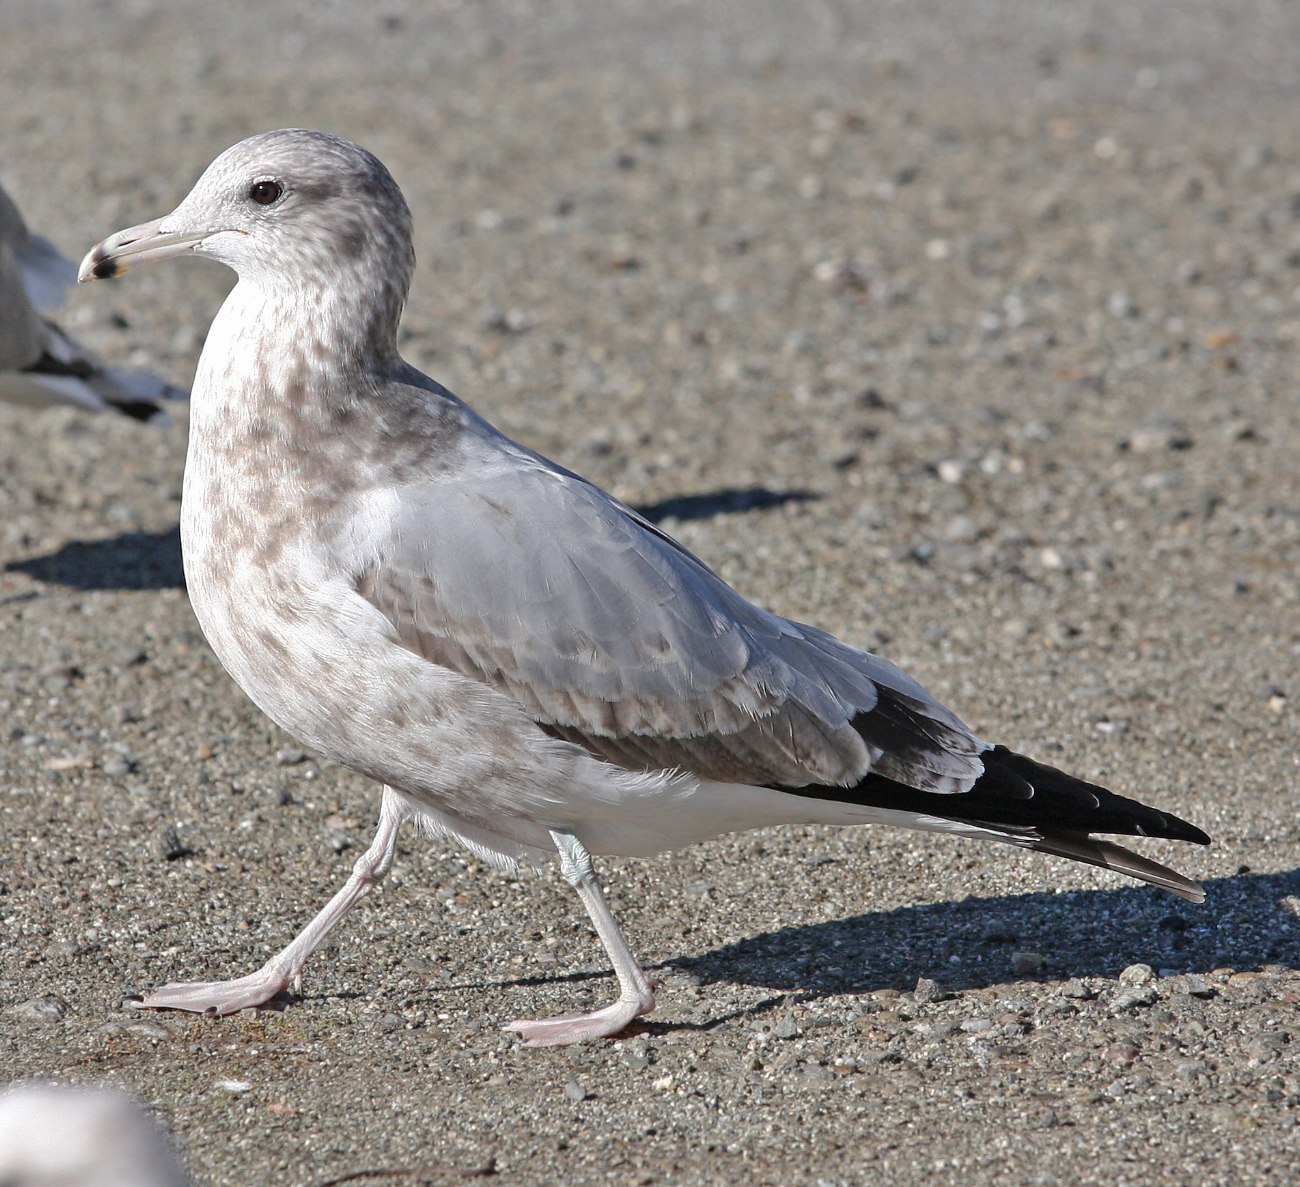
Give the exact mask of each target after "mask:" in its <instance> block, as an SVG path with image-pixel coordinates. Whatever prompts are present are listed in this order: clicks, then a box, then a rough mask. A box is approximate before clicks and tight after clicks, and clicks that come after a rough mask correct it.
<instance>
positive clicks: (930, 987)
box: [912, 977, 943, 1006]
mask: <svg viewBox="0 0 1300 1187" xmlns="http://www.w3.org/2000/svg"><path fill="white" fill-rule="evenodd" d="M912 996H913V997H914V998H915V999H916V1002H917V1003H918V1004H919V1005H923V1006H924V1005H928V1004H929V1003H930V1002H937V1001H938V1000H939V999H940V998H941V997H942V996H943V990H941V989H940V988H939V983H938V982H937V981H931V980H930V979H929V978H928V977H921V978H919V979H918V980H917V982H916V991H915V992H914V993H913V995H912Z"/></svg>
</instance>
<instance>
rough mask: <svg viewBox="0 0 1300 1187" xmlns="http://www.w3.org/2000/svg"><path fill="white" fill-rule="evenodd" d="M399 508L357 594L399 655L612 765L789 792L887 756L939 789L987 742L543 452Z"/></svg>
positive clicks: (959, 777) (976, 768)
mask: <svg viewBox="0 0 1300 1187" xmlns="http://www.w3.org/2000/svg"><path fill="white" fill-rule="evenodd" d="M520 453H521V454H522V453H523V451H520ZM397 508H398V509H397V511H396V512H395V519H394V522H393V523H392V524H391V531H390V532H389V533H388V536H387V539H386V540H385V541H384V542H383V543H382V545H381V547H380V555H379V556H378V557H376V558H372V559H371V561H370V563H369V564H367V565H365V566H364V567H362V571H360V572H359V573H358V574H357V588H358V590H359V592H360V593H361V594H362V595H363V596H364V597H366V598H367V599H368V600H369V601H371V602H372V603H373V604H374V605H375V606H377V607H378V608H379V609H380V610H381V611H382V612H383V613H384V614H385V615H386V616H387V617H388V619H389V621H390V622H391V623H392V624H393V627H394V630H395V632H396V634H397V636H398V638H399V639H400V641H401V642H402V643H403V645H405V646H407V647H409V648H411V649H412V650H414V651H416V652H418V653H419V654H421V655H423V656H424V657H425V658H427V659H429V660H430V661H432V662H434V663H438V664H442V665H444V666H446V667H450V668H452V669H454V670H456V671H459V672H462V673H464V674H466V675H470V676H473V677H474V678H477V679H481V680H483V681H485V682H487V683H489V684H491V685H493V686H495V687H497V688H498V689H500V690H502V691H504V692H507V693H508V694H509V695H511V696H512V697H514V698H515V699H516V700H518V701H519V702H520V703H521V704H522V705H523V706H524V707H525V708H526V709H527V711H528V712H529V713H530V714H531V715H532V716H533V717H534V718H535V720H537V721H538V722H539V724H541V725H542V726H543V727H544V728H547V729H548V730H550V731H551V732H552V733H554V734H556V735H557V736H561V737H565V738H568V739H570V740H572V741H575V742H578V743H579V744H581V745H584V746H586V747H587V748H588V749H589V750H591V751H593V752H594V753H596V754H599V755H601V756H602V757H606V758H608V759H609V760H610V761H613V762H618V763H620V764H622V765H626V766H638V767H640V766H646V767H654V768H662V767H681V768H683V769H687V770H692V771H694V772H696V773H697V774H700V775H701V776H703V777H706V778H713V779H727V780H729V781H738V782H748V783H756V782H758V783H771V784H776V783H780V784H782V785H786V786H800V785H805V784H808V783H814V782H822V783H837V784H847V783H851V782H853V781H855V780H857V779H860V778H861V777H862V776H863V775H865V774H866V772H867V771H868V770H870V769H872V768H873V766H878V765H879V764H880V763H881V761H883V762H884V763H885V765H886V766H890V765H891V762H892V769H893V770H895V771H896V772H898V773H899V774H906V773H907V772H910V771H912V770H913V769H915V771H916V773H917V777H918V778H919V779H921V780H922V781H924V783H925V785H926V786H927V787H929V788H931V789H932V790H951V791H960V790H964V788H965V786H969V783H970V782H971V781H973V779H974V778H975V777H977V776H978V774H979V773H980V771H981V769H982V768H981V766H980V764H979V762H978V760H977V759H975V757H974V756H975V755H976V754H977V753H978V752H979V751H980V750H981V749H982V744H981V743H980V742H978V740H976V739H975V738H974V737H973V736H972V735H971V734H970V732H969V730H967V728H966V727H965V726H964V725H963V724H962V723H961V722H960V721H959V720H958V719H957V718H956V717H955V716H954V715H953V714H952V713H950V712H949V711H948V710H946V709H944V708H943V707H942V706H941V705H939V704H938V703H937V702H935V701H934V700H933V699H932V698H931V697H930V696H929V694H928V693H926V692H925V691H924V689H922V688H921V687H920V685H918V684H917V683H916V682H915V681H913V680H912V679H911V678H910V677H908V676H907V675H905V674H904V673H903V672H901V671H900V670H899V669H897V668H896V667H894V666H893V665H892V664H890V663H888V662H887V661H885V660H882V659H880V658H879V657H877V656H872V655H869V654H867V653H865V652H861V651H857V650H855V649H854V648H851V647H848V646H847V645H845V644H843V643H841V642H839V640H837V639H835V638H834V637H833V636H831V635H828V634H826V633H825V632H824V631H820V630H817V629H816V628H813V627H808V626H804V625H802V624H799V623H793V622H789V621H787V620H786V619H783V618H780V617H778V616H776V615H774V614H770V613H768V612H767V611H764V610H760V609H759V608H758V607H756V606H753V605H751V604H750V603H748V602H746V601H745V600H744V599H743V598H742V597H741V596H740V595H739V594H737V593H736V592H735V591H734V590H732V589H731V588H730V587H729V586H728V585H727V584H726V583H725V582H723V581H722V580H721V578H719V577H718V576H717V575H716V574H714V573H713V572H712V571H710V570H709V569H708V568H707V567H706V566H705V565H704V564H703V563H702V562H701V561H699V560H698V559H697V558H695V557H694V556H693V555H691V554H690V553H689V552H687V551H686V550H685V549H684V548H682V547H681V546H680V545H678V544H677V543H676V542H675V541H673V540H671V539H670V538H669V537H667V536H665V535H663V534H662V533H661V532H659V531H658V530H657V529H656V528H654V527H653V526H652V525H650V524H648V523H646V522H645V521H644V520H642V519H640V517H638V516H637V515H636V514H635V513H634V512H632V511H631V510H630V509H628V508H626V507H624V506H623V505H622V504H620V503H617V502H616V501H614V500H613V499H611V498H610V497H609V496H607V495H605V494H604V493H603V492H602V491H600V490H598V489H597V488H596V487H594V486H591V485H590V484H589V483H587V482H585V481H583V480H582V479H580V478H577V477H576V476H574V475H571V474H569V473H568V472H567V471H563V470H560V469H559V468H558V467H556V468H550V467H548V466H547V465H546V464H545V463H544V462H542V461H541V459H537V460H536V461H534V460H533V459H532V458H531V456H526V458H524V459H521V458H516V457H508V458H505V459H502V461H501V463H500V464H496V465H489V466H483V467H479V468H477V469H473V470H471V471H470V472H468V473H466V472H465V471H462V472H460V473H457V474H455V475H454V476H450V477H449V478H448V479H447V480H445V481H433V482H429V483H426V484H422V485H420V486H416V487H406V488H403V489H402V490H401V491H400V499H399V500H398V503H397ZM882 693H883V694H884V696H885V699H886V701H887V705H881V708H887V709H888V712H887V713H886V714H885V716H884V717H883V718H882V719H881V720H880V722H878V723H877V727H876V728H875V729H872V728H870V727H871V724H872V719H873V717H874V716H876V715H875V713H874V711H875V710H876V709H877V706H878V704H880V703H881V700H882ZM900 706H901V707H902V708H901V709H900ZM900 717H901V718H902V719H905V720H901V721H900ZM918 725H919V727H920V728H919V729H918V728H917V727H918ZM864 727H865V728H864ZM873 734H877V735H879V738H877V737H873ZM882 742H883V743H884V744H881V743H882ZM896 777H897V776H896Z"/></svg>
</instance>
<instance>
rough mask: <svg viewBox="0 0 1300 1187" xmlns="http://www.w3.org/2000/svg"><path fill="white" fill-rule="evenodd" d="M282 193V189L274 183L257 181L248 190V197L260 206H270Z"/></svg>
mask: <svg viewBox="0 0 1300 1187" xmlns="http://www.w3.org/2000/svg"><path fill="white" fill-rule="evenodd" d="M281 192H282V191H281V189H280V187H279V186H278V185H276V184H275V182H273V181H255V182H253V184H252V185H251V186H249V188H248V196H249V197H250V198H252V199H253V201H254V202H256V203H257V204H258V205H259V206H270V205H271V203H272V202H274V201H275V200H276V199H277V198H278V197H279V196H280V194H281Z"/></svg>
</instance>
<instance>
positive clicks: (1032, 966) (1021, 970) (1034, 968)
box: [1011, 952, 1047, 977]
mask: <svg viewBox="0 0 1300 1187" xmlns="http://www.w3.org/2000/svg"><path fill="white" fill-rule="evenodd" d="M1046 963H1047V958H1046V957H1045V956H1043V955H1042V953H1040V952H1013V953H1012V954H1011V971H1012V972H1013V973H1015V975H1016V976H1017V977H1028V976H1031V975H1032V974H1034V973H1037V972H1039V971H1040V970H1041V969H1042V967H1043V965H1045V964H1046Z"/></svg>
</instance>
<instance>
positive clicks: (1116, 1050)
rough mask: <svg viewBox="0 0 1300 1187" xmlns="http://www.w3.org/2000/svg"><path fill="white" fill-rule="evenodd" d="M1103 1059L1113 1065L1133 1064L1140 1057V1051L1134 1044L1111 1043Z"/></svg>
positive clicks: (1103, 1054) (1103, 1053)
mask: <svg viewBox="0 0 1300 1187" xmlns="http://www.w3.org/2000/svg"><path fill="white" fill-rule="evenodd" d="M1101 1057H1102V1059H1105V1060H1109V1061H1110V1062H1111V1063H1132V1062H1133V1061H1134V1060H1135V1059H1136V1058H1137V1057H1138V1049H1137V1048H1136V1047H1135V1046H1133V1044H1132V1043H1111V1045H1110V1046H1109V1047H1107V1048H1106V1050H1105V1051H1103V1052H1102V1056H1101Z"/></svg>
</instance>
